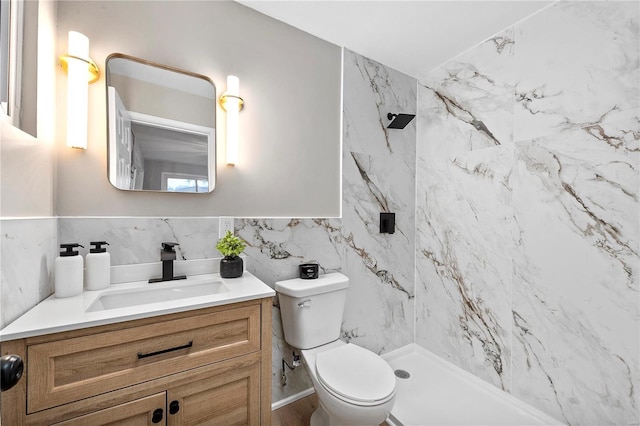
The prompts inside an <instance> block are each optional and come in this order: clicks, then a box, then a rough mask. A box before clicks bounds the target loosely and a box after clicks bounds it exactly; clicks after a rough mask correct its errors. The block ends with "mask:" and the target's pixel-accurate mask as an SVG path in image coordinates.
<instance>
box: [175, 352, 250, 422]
mask: <svg viewBox="0 0 640 426" xmlns="http://www.w3.org/2000/svg"><path fill="white" fill-rule="evenodd" d="M198 370H199V371H201V373H199V374H198V376H197V377H195V378H194V381H193V382H191V383H189V384H186V385H182V386H176V387H173V388H170V389H169V390H168V391H167V401H168V402H167V410H168V413H167V425H168V426H191V425H221V426H232V425H259V424H260V363H259V362H256V363H254V364H251V365H248V366H244V367H241V368H237V369H234V370H231V371H225V372H222V373H220V372H216V371H211V369H207V368H206V367H202V368H199V369H198ZM207 370H210V372H207Z"/></svg>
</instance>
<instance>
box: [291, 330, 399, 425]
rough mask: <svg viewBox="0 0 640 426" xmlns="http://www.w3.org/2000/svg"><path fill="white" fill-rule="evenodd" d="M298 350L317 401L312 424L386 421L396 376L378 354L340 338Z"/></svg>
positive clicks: (362, 423) (392, 401)
mask: <svg viewBox="0 0 640 426" xmlns="http://www.w3.org/2000/svg"><path fill="white" fill-rule="evenodd" d="M301 352H302V357H303V358H304V361H305V363H306V365H307V367H308V370H309V373H310V375H311V381H312V382H313V387H314V389H315V391H316V393H317V395H318V401H319V407H318V410H316V412H314V414H313V415H312V418H311V426H326V425H332V426H333V425H349V426H352V425H379V424H380V423H382V422H383V421H385V419H386V418H387V416H388V415H389V413H390V412H391V408H393V403H394V401H395V394H396V379H395V376H394V374H393V370H392V369H391V367H390V366H389V365H388V364H387V363H386V361H384V360H383V359H382V358H380V356H378V355H377V354H375V353H374V352H371V351H369V350H367V349H364V348H362V347H360V346H357V345H354V344H352V343H345V342H343V341H340V340H337V341H334V342H331V343H328V344H326V345H323V346H320V347H317V348H313V349H306V350H302V351H301Z"/></svg>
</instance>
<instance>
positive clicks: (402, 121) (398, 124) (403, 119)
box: [387, 113, 416, 129]
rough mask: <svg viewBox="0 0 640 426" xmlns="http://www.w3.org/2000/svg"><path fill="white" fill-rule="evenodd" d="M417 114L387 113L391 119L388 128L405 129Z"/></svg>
mask: <svg viewBox="0 0 640 426" xmlns="http://www.w3.org/2000/svg"><path fill="white" fill-rule="evenodd" d="M415 116H416V115H415V114H391V113H389V114H387V118H388V119H389V120H393V121H391V123H389V125H388V126H387V129H404V128H405V127H406V126H407V124H409V123H410V122H411V120H413V118H414V117H415Z"/></svg>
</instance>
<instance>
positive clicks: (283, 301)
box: [276, 272, 396, 426]
mask: <svg viewBox="0 0 640 426" xmlns="http://www.w3.org/2000/svg"><path fill="white" fill-rule="evenodd" d="M348 287H349V278H347V277H346V276H345V275H343V274H341V273H338V272H334V273H330V274H325V275H322V276H320V277H319V278H317V279H305V280H303V279H300V278H296V279H292V280H286V281H278V282H276V292H278V297H279V299H280V312H281V314H282V327H283V329H284V338H285V340H286V341H287V343H288V344H290V345H291V346H293V347H295V348H297V349H300V351H301V352H302V357H303V359H304V361H305V363H306V364H307V367H308V369H309V373H310V375H311V380H312V381H313V387H314V389H315V391H316V394H317V395H318V402H319V404H318V409H317V410H316V411H315V412H314V413H313V415H312V416H311V426H327V425H331V426H334V425H349V426H354V425H363V426H364V425H368V426H371V425H379V424H380V423H382V422H383V421H385V420H386V418H387V417H388V415H389V413H390V412H391V408H392V407H393V403H394V400H395V395H396V379H395V376H394V374H393V370H392V369H391V367H390V366H389V364H387V362H386V361H385V360H383V359H382V358H381V357H380V356H379V355H377V354H376V353H374V352H371V351H369V350H367V349H365V348H362V347H360V346H357V345H355V344H352V343H346V342H343V341H341V340H339V338H340V327H341V325H342V315H343V312H344V305H345V301H346V297H347V288H348Z"/></svg>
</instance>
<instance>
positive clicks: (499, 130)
mask: <svg viewBox="0 0 640 426" xmlns="http://www.w3.org/2000/svg"><path fill="white" fill-rule="evenodd" d="M639 15H640V10H639V9H638V6H637V3H636V4H634V3H631V2H559V3H556V4H554V5H553V6H551V7H549V8H547V9H545V10H544V11H542V12H540V13H538V14H536V15H534V16H533V17H531V18H529V19H526V20H524V21H522V22H520V23H518V24H516V25H515V26H514V27H512V28H509V29H507V30H505V31H504V32H502V33H500V34H498V35H496V36H494V37H492V38H490V39H489V40H487V41H485V42H484V43H482V44H480V45H478V46H477V47H475V48H473V49H471V50H469V51H468V52H466V53H464V54H463V55H461V56H459V57H457V58H455V59H454V60H452V61H450V62H448V63H446V64H444V65H442V66H441V67H439V68H438V69H436V70H434V71H432V72H430V73H428V74H426V75H424V76H422V77H421V78H420V79H419V85H418V86H419V88H418V90H419V92H418V111H419V122H418V136H417V163H418V166H417V205H416V229H417V247H416V253H417V257H416V271H417V272H416V342H417V343H418V344H420V345H422V346H424V347H425V348H427V349H429V350H431V351H433V352H435V353H436V354H438V355H440V356H442V357H444V358H446V359H448V360H450V361H452V362H454V363H456V364H458V365H460V366H461V367H463V368H465V369H467V370H469V371H471V372H472V373H474V374H476V375H478V376H480V377H482V378H484V379H485V380H487V381H489V382H491V383H493V384H495V385H496V386H499V387H501V388H503V389H505V390H507V391H509V392H511V393H512V394H513V395H515V396H516V397H518V398H520V399H522V400H524V401H525V402H527V403H530V404H532V405H534V406H537V407H538V408H540V409H542V410H543V411H545V412H547V413H549V414H551V415H552V416H554V417H556V418H557V419H559V420H561V421H564V422H566V423H568V424H571V425H593V424H638V422H639V421H640V415H639V411H638V407H639V406H640V398H639V394H638V393H639V387H638V385H637V384H638V383H640V297H639V285H638V277H639V275H638V274H639V272H640V271H639V268H640V262H639V261H640V256H639V239H640V235H639V234H640V230H639V228H640V223H639V217H640V205H639V204H638V197H639V192H640V191H639V187H640V174H639V168H640V155H639V153H640V110H639V108H640V83H639V79H640V70H639V61H640V59H639V47H640V46H639V44H640V37H639V33H640V32H639V21H640V16H639Z"/></svg>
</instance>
